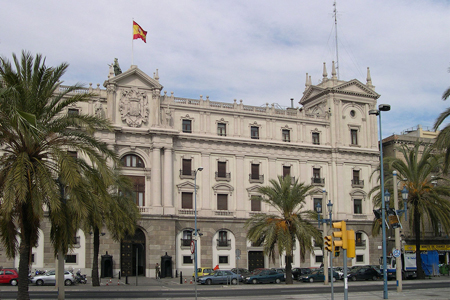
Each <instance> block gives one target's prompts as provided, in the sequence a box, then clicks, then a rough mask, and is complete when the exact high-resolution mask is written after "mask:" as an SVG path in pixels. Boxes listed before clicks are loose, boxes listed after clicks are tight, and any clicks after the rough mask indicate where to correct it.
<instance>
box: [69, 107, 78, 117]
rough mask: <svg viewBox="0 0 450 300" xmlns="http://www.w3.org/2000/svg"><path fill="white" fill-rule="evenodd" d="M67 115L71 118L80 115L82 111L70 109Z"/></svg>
mask: <svg viewBox="0 0 450 300" xmlns="http://www.w3.org/2000/svg"><path fill="white" fill-rule="evenodd" d="M67 114H68V115H69V116H78V115H79V114H80V111H79V110H78V108H69V109H68V110H67Z"/></svg>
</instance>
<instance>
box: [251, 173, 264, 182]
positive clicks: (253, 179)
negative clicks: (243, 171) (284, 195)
mask: <svg viewBox="0 0 450 300" xmlns="http://www.w3.org/2000/svg"><path fill="white" fill-rule="evenodd" d="M248 180H249V182H250V183H264V175H258V176H255V175H253V174H248Z"/></svg>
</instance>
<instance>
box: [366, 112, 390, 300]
mask: <svg viewBox="0 0 450 300" xmlns="http://www.w3.org/2000/svg"><path fill="white" fill-rule="evenodd" d="M389 110H391V106H390V105H389V104H380V105H378V109H371V110H369V115H376V116H378V122H379V126H378V127H379V132H380V173H381V174H380V175H381V179H380V180H381V190H380V191H381V193H383V191H384V170H383V137H382V135H381V112H382V111H389ZM385 215H386V212H385V203H384V201H383V199H381V220H382V221H381V225H382V230H383V282H384V293H383V299H388V287H387V265H386V223H385V220H386V217H385Z"/></svg>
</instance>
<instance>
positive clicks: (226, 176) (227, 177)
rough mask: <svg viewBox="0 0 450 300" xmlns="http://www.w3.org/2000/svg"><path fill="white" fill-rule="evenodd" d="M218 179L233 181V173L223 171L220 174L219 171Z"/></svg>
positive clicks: (217, 173)
mask: <svg viewBox="0 0 450 300" xmlns="http://www.w3.org/2000/svg"><path fill="white" fill-rule="evenodd" d="M216 181H231V173H222V174H220V176H219V172H216Z"/></svg>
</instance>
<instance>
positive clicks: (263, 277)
mask: <svg viewBox="0 0 450 300" xmlns="http://www.w3.org/2000/svg"><path fill="white" fill-rule="evenodd" d="M282 281H284V273H278V272H277V271H275V270H262V271H261V272H258V273H257V274H253V275H249V276H247V277H245V282H246V283H253V284H256V283H272V282H274V283H280V282H282Z"/></svg>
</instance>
